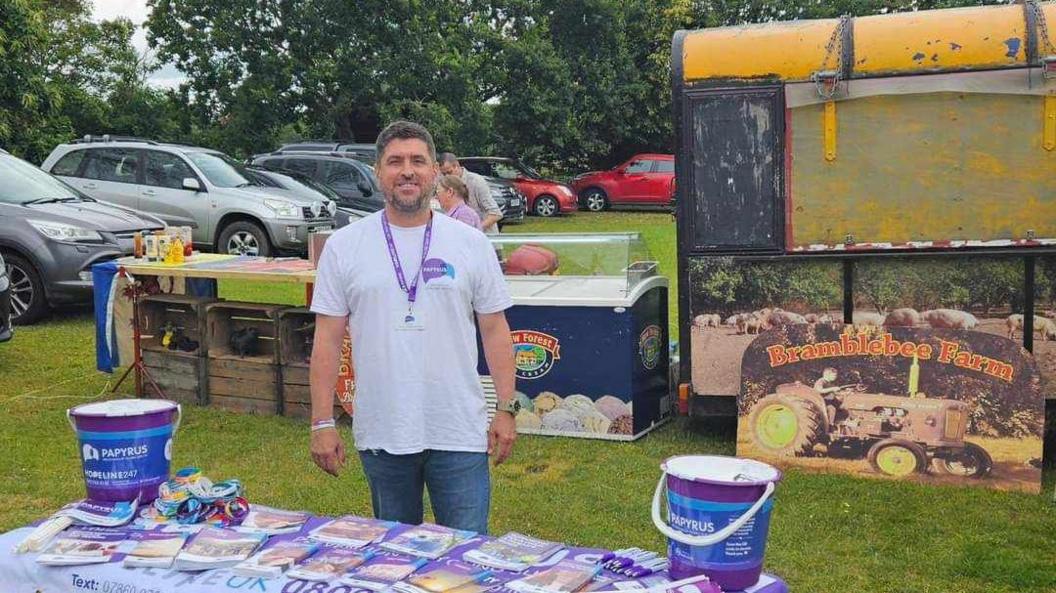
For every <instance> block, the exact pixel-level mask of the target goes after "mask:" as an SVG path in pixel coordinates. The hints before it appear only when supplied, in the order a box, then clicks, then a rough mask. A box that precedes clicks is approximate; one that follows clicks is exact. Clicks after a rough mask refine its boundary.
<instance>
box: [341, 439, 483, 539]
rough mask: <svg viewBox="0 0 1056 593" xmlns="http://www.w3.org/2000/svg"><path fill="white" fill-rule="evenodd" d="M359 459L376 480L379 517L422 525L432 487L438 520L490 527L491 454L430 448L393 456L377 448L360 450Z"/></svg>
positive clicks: (475, 528) (475, 527) (373, 501)
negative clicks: (424, 496)
mask: <svg viewBox="0 0 1056 593" xmlns="http://www.w3.org/2000/svg"><path fill="white" fill-rule="evenodd" d="M359 459H360V461H362V463H363V472H364V473H366V474H367V483H368V484H370V502H371V505H372V506H373V507H374V516H375V517H376V518H378V519H384V520H387V521H399V522H400V523H408V524H411V525H418V524H419V523H421V522H422V518H423V514H424V509H423V504H422V489H423V487H426V488H428V489H429V500H430V501H431V502H432V506H433V515H435V516H436V522H437V523H439V524H440V525H444V526H447V527H451V528H454V529H469V530H472V531H476V532H477V533H487V532H488V507H489V506H490V502H491V476H490V474H489V472H488V454H487V453H466V452H461V451H434V450H427V451H423V452H421V453H412V454H409V455H392V454H391V453H386V452H385V451H381V450H376V449H374V450H366V451H360V452H359Z"/></svg>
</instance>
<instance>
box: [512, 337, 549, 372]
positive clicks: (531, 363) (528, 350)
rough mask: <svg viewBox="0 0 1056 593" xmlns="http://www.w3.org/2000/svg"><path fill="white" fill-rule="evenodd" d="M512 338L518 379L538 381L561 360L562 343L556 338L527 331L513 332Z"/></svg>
mask: <svg viewBox="0 0 1056 593" xmlns="http://www.w3.org/2000/svg"><path fill="white" fill-rule="evenodd" d="M510 337H512V338H513V361H514V364H515V365H516V367H517V371H516V375H517V378H518V379H538V378H539V377H542V376H543V375H545V374H547V373H548V372H550V369H551V368H552V367H553V366H554V363H555V362H556V361H558V360H560V359H561V354H560V350H561V345H560V341H559V340H558V339H557V338H555V337H554V336H551V335H548V334H544V333H542V332H537V331H532V330H527V329H526V330H515V331H512V332H510Z"/></svg>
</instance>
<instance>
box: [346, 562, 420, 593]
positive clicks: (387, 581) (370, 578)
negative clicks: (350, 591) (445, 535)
mask: <svg viewBox="0 0 1056 593" xmlns="http://www.w3.org/2000/svg"><path fill="white" fill-rule="evenodd" d="M428 562H429V561H428V560H426V559H425V558H408V557H407V556H403V555H401V554H389V553H383V554H377V555H375V556H374V558H372V559H371V560H370V561H369V562H367V563H365V564H363V565H361V566H359V567H357V568H353V569H352V570H350V571H349V572H348V574H346V575H345V576H344V577H342V579H341V583H342V584H344V585H349V586H352V587H359V588H362V589H368V590H370V591H383V590H385V589H388V588H389V587H391V586H392V585H393V584H394V583H398V582H400V581H402V580H403V579H405V578H407V577H409V576H411V575H412V574H414V572H415V571H416V570H418V569H419V568H421V567H423V566H425V565H426V563H428Z"/></svg>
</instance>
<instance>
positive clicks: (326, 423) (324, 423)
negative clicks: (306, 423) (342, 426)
mask: <svg viewBox="0 0 1056 593" xmlns="http://www.w3.org/2000/svg"><path fill="white" fill-rule="evenodd" d="M336 426H337V422H335V421H334V419H333V418H327V419H326V420H315V421H313V422H312V432H315V431H317V430H323V429H326V428H334V427H336Z"/></svg>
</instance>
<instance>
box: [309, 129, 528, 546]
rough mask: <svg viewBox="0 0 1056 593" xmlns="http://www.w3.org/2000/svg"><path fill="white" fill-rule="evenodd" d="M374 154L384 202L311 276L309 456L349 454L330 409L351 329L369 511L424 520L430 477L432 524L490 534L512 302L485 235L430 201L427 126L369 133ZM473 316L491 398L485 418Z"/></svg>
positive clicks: (512, 407) (503, 444)
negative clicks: (439, 212)
mask: <svg viewBox="0 0 1056 593" xmlns="http://www.w3.org/2000/svg"><path fill="white" fill-rule="evenodd" d="M377 155H378V159H377V164H376V165H375V170H376V172H377V176H378V181H379V184H380V186H381V191H382V193H383V195H384V197H385V209H384V210H382V211H381V212H378V213H375V214H373V215H371V216H368V217H367V218H364V219H362V220H359V221H357V222H355V223H353V224H350V225H348V226H346V227H344V228H342V229H341V230H339V231H337V232H336V233H334V235H333V236H332V237H331V238H330V239H329V240H328V241H327V243H326V247H325V248H324V249H323V254H322V256H321V258H320V260H319V268H318V271H317V273H316V284H315V292H314V295H313V299H312V311H313V312H315V313H316V324H315V342H314V347H313V349H312V361H311V372H310V377H311V381H310V382H311V395H312V429H311V430H312V431H311V454H312V459H313V460H314V461H315V463H316V464H317V465H318V466H319V467H321V468H322V469H324V470H325V471H327V472H329V473H331V474H333V475H335V476H336V475H337V474H338V472H339V470H340V469H341V468H342V467H343V465H344V462H345V448H344V444H343V442H342V440H341V436H340V435H339V434H338V431H337V429H336V428H335V426H334V420H333V417H332V410H333V405H334V394H333V385H334V383H335V381H336V379H337V370H338V361H339V356H340V351H341V343H342V339H343V336H344V333H345V329H346V327H347V328H348V331H349V334H350V336H351V337H352V343H353V344H354V347H353V351H352V356H353V363H354V365H355V369H356V412H355V416H354V419H353V436H354V438H355V447H356V449H357V451H358V453H359V457H360V460H361V462H362V464H363V470H364V473H365V474H366V476H367V481H368V483H369V484H370V492H371V502H372V504H373V508H374V514H375V516H376V517H378V518H382V519H387V520H394V521H400V522H403V523H412V524H417V523H421V521H422V517H423V508H422V507H423V504H422V493H423V488H428V490H429V498H430V500H431V501H432V506H433V512H434V514H435V516H436V520H437V522H438V523H440V524H442V525H447V526H450V527H455V528H459V529H471V530H474V531H477V532H481V533H485V532H487V524H488V506H489V501H490V476H489V471H488V455H491V456H492V457H493V458H494V460H495V463H496V464H498V463H502V462H503V461H504V460H505V459H506V458H507V457H508V456H509V454H510V451H511V448H512V446H513V442H514V440H515V438H516V424H515V422H514V414H515V413H516V403H515V402H516V400H515V399H514V398H513V393H514V375H513V373H514V366H513V346H512V343H511V341H510V329H509V325H508V324H507V322H506V316H505V313H504V311H505V309H507V308H508V307H510V306H511V304H512V301H511V299H510V296H509V294H508V292H507V290H506V283H505V280H504V279H503V276H502V272H501V270H500V269H499V264H498V262H497V261H496V260H495V258H494V257H493V256H492V251H491V249H490V243H489V242H488V240H487V239H486V238H485V237H484V235H482V234H481V233H479V232H477V231H474V230H473V229H471V228H469V227H468V226H466V225H464V224H462V223H460V222H458V221H456V220H454V219H452V218H448V217H446V216H434V215H433V212H432V211H431V210H430V208H429V197H430V194H431V192H432V189H433V185H434V182H435V180H436V174H437V166H436V152H435V148H434V144H433V139H432V136H431V135H430V134H429V132H428V131H427V130H426V129H425V128H423V127H422V126H420V125H418V124H415V123H410V122H400V121H398V122H394V123H392V124H390V125H389V126H388V127H386V128H385V129H384V130H383V131H382V132H381V134H380V135H379V136H378V140H377ZM486 247H487V248H486ZM474 315H475V316H476V321H477V324H479V327H480V333H481V337H482V342H483V345H484V355H485V358H486V359H487V362H488V367H489V368H490V370H491V374H492V377H493V378H494V381H495V389H496V392H497V395H498V399H499V406H498V410H499V411H498V412H497V413H496V414H495V417H494V420H493V421H492V422H491V424H490V426H489V424H488V421H487V409H486V404H485V400H484V393H483V389H482V388H481V385H480V380H479V377H478V375H477V349H476V330H475V327H474V323H473V321H474Z"/></svg>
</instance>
